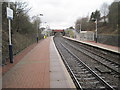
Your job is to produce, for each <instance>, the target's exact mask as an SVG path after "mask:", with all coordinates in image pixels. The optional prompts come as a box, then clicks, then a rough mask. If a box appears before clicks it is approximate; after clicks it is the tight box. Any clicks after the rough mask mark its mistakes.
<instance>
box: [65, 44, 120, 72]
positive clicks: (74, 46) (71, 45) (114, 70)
mask: <svg viewBox="0 0 120 90" xmlns="http://www.w3.org/2000/svg"><path fill="white" fill-rule="evenodd" d="M65 43H67V42H65ZM67 44H68V45H69V46H71V47H73V48H74V49H76V50H78V51H80V52H82V53H84V54H85V55H87V56H89V57H90V58H92V59H94V60H96V59H95V58H93V57H91V56H90V55H88V54H86V53H85V52H83V51H81V50H80V49H78V48H76V47H75V46H73V45H71V44H70V43H67ZM96 61H97V62H99V63H101V64H102V65H104V66H105V67H107V68H109V69H111V70H113V71H115V72H116V73H118V74H120V72H119V70H116V69H113V68H111V67H109V66H108V65H107V64H104V63H103V62H101V61H99V60H96Z"/></svg>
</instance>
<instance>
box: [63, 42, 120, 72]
mask: <svg viewBox="0 0 120 90" xmlns="http://www.w3.org/2000/svg"><path fill="white" fill-rule="evenodd" d="M65 43H66V44H67V45H69V46H71V47H72V48H74V49H75V50H78V51H79V52H82V53H84V54H85V55H87V56H89V57H90V58H92V59H94V60H96V61H97V62H99V63H101V64H102V65H104V66H105V67H107V68H109V69H111V70H112V71H114V72H116V73H118V74H120V72H119V67H120V65H119V64H118V63H115V62H114V61H112V60H109V59H106V58H105V57H103V56H101V55H100V54H99V55H98V54H97V53H95V52H93V51H91V50H88V49H85V48H84V49H83V48H82V47H80V48H79V47H76V46H75V45H72V44H71V43H68V42H67V41H65Z"/></svg>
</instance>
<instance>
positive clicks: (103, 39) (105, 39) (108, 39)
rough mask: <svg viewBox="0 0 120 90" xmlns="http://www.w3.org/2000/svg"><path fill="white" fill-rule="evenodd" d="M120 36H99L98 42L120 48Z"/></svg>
mask: <svg viewBox="0 0 120 90" xmlns="http://www.w3.org/2000/svg"><path fill="white" fill-rule="evenodd" d="M119 40H120V36H114V35H98V40H97V41H98V42H99V43H103V44H107V45H112V46H118V47H120V42H119Z"/></svg>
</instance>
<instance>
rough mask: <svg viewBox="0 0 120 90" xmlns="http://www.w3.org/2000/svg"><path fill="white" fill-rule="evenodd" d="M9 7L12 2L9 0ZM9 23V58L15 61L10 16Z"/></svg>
mask: <svg viewBox="0 0 120 90" xmlns="http://www.w3.org/2000/svg"><path fill="white" fill-rule="evenodd" d="M8 7H9V8H10V2H8ZM8 23H9V58H10V63H13V52H12V42H11V20H10V19H9V18H8Z"/></svg>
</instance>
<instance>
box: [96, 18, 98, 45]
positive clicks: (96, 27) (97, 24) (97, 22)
mask: <svg viewBox="0 0 120 90" xmlns="http://www.w3.org/2000/svg"><path fill="white" fill-rule="evenodd" d="M95 24H96V30H95V42H96V43H97V39H98V35H97V34H98V20H97V19H96V21H95Z"/></svg>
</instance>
